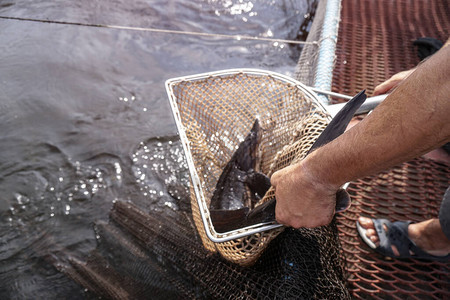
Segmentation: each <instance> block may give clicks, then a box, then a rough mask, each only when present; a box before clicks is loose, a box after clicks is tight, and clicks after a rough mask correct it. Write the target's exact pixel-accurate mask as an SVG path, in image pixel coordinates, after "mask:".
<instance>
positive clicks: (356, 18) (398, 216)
mask: <svg viewBox="0 0 450 300" xmlns="http://www.w3.org/2000/svg"><path fill="white" fill-rule="evenodd" d="M425 36H428V37H434V38H437V39H440V40H441V41H443V42H445V41H446V40H447V38H448V37H449V36H450V3H449V1H448V0H436V1H419V0H399V1H391V0H376V1H375V0H363V1H359V0H342V11H341V23H340V26H339V36H338V43H337V49H336V65H335V68H334V72H333V91H335V92H339V93H344V94H349V95H352V94H356V93H357V92H358V91H360V90H362V89H366V90H367V92H368V94H369V95H370V94H371V93H372V91H373V89H374V88H375V86H376V85H378V84H379V83H381V82H383V81H384V80H385V79H387V78H389V77H390V76H392V75H393V74H395V73H397V72H400V71H403V70H406V69H409V68H412V67H414V66H415V65H417V63H418V62H419V58H418V56H417V49H415V47H414V46H413V44H412V42H413V41H414V40H415V39H417V38H419V37H425ZM449 171H450V166H448V165H443V164H440V163H436V162H433V161H431V160H428V159H426V158H418V159H416V160H413V161H411V162H408V163H404V164H402V165H399V166H397V167H395V168H392V169H391V170H388V171H386V172H382V173H380V174H378V175H376V176H371V177H367V178H363V179H361V180H358V181H356V182H353V183H352V184H351V186H350V188H349V189H350V192H351V193H352V198H353V202H354V204H353V206H352V208H351V209H350V210H349V211H347V212H346V213H345V214H343V215H342V216H340V217H339V225H338V226H339V231H340V236H341V242H342V245H343V254H344V256H345V258H346V260H347V271H348V276H349V278H348V282H349V289H350V293H351V294H352V296H353V297H354V298H356V299H368V298H374V299H449V298H450V262H449V263H438V262H432V263H431V262H426V261H418V260H386V259H384V258H383V257H381V256H380V255H378V254H376V253H374V252H372V251H371V250H370V249H369V248H368V247H367V246H366V245H365V244H364V242H362V241H361V240H360V239H359V237H358V233H357V231H356V227H355V222H356V219H357V217H358V216H359V215H365V216H370V217H376V218H388V219H390V220H413V221H422V220H426V219H429V218H432V217H436V216H437V214H438V210H439V205H440V202H441V199H442V196H443V194H444V192H445V189H446V188H447V187H448V185H449V184H450V172H449Z"/></svg>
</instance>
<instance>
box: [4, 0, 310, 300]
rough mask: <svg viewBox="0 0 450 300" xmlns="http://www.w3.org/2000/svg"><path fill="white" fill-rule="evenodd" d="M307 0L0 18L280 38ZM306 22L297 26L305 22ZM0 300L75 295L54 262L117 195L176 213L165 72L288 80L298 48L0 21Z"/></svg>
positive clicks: (21, 11) (296, 22)
mask: <svg viewBox="0 0 450 300" xmlns="http://www.w3.org/2000/svg"><path fill="white" fill-rule="evenodd" d="M315 4H316V3H315V1H312V0H305V1H287V0H285V1H268V0H267V1H265V0H261V1H244V0H203V1H202V0H195V1H191V0H171V1H166V0H159V1H143V0H133V1H117V0H115V1H113V0H104V1H86V0H83V1H68V0H65V1H64V0H63V1H45V0H41V1H31V2H30V1H19V0H17V1H14V0H8V1H6V2H5V1H3V2H2V3H1V4H0V16H10V17H21V18H38V19H48V20H57V21H67V22H84V23H90V24H113V25H122V26H136V27H148V28H159V29H171V30H177V31H189V32H204V33H216V34H226V35H246V36H257V37H270V38H278V39H297V38H299V37H304V32H305V30H307V29H308V26H309V24H310V18H311V15H310V13H311V12H312V11H313V9H314V7H315ZM305 20H306V21H305ZM0 26H1V29H2V30H0V40H1V41H2V43H1V44H0V86H1V88H0V128H1V131H0V195H1V196H0V298H1V299H10V298H13V299H14V298H16V299H30V298H41V299H42V298H59V297H64V298H66V299H67V298H69V299H70V298H75V299H78V298H80V297H86V294H85V292H84V291H83V289H81V288H80V287H79V286H78V285H77V284H75V283H74V282H73V281H71V280H70V279H68V278H67V277H66V276H65V275H63V274H61V273H60V272H58V271H57V270H56V268H55V267H53V266H54V265H55V263H58V262H59V260H61V259H63V258H62V257H66V256H67V255H60V254H61V253H63V252H64V253H66V254H67V253H70V254H71V255H72V256H73V257H79V258H80V259H83V258H84V257H85V256H86V253H88V252H89V251H90V250H92V249H93V248H95V246H96V236H95V233H94V230H93V224H94V223H96V222H100V221H105V220H108V213H109V210H110V209H111V207H112V204H113V202H114V201H115V200H117V199H122V200H129V201H132V202H133V203H135V204H136V205H138V206H139V207H141V208H143V209H147V210H149V209H152V210H158V211H161V212H162V213H164V212H165V211H167V210H172V211H173V210H186V211H187V210H188V209H189V205H188V202H189V200H188V198H187V193H188V188H187V186H188V180H189V179H188V172H187V166H186V163H185V161H184V157H183V153H182V148H181V145H180V143H179V141H178V138H177V137H176V128H175V125H174V121H173V117H172V114H171V111H170V107H169V104H168V100H167V95H166V92H165V90H164V81H165V80H166V79H168V78H172V77H178V76H182V75H190V74H196V73H200V72H207V71H215V70H220V69H227V68H236V67H253V68H261V69H268V70H271V71H276V72H280V73H284V74H287V75H292V74H293V72H294V69H295V65H296V62H297V59H298V55H299V46H292V45H288V44H286V43H281V42H267V41H256V40H245V39H241V40H239V39H235V38H227V37H224V36H218V37H208V36H196V35H182V34H168V33H159V32H138V31H126V30H115V29H107V28H93V27H83V26H70V25H60V24H48V23H36V22H27V21H15V20H5V19H0Z"/></svg>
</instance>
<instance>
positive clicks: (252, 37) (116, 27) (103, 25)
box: [0, 16, 317, 45]
mask: <svg viewBox="0 0 450 300" xmlns="http://www.w3.org/2000/svg"><path fill="white" fill-rule="evenodd" d="M0 19H4V20H15V21H28V22H39V23H50V24H60V25H72V26H85V27H97V28H109V29H120V30H133V31H147V32H157V33H170V34H183V35H195V36H207V37H222V38H230V39H236V40H257V41H268V42H279V43H286V44H297V45H298V44H302V45H306V44H317V42H316V41H313V42H306V41H294V40H285V39H272V38H264V37H254V36H247V35H230V34H215V33H206V32H193V31H181V30H170V29H160V28H145V27H132V26H120V25H107V24H89V23H81V22H67V21H56V20H45V19H33V18H20V17H8V16H0Z"/></svg>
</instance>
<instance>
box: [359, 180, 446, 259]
mask: <svg viewBox="0 0 450 300" xmlns="http://www.w3.org/2000/svg"><path fill="white" fill-rule="evenodd" d="M358 221H359V223H360V225H361V226H362V227H363V228H365V229H367V231H366V236H367V237H368V238H369V239H370V240H371V241H372V242H374V243H375V245H376V246H378V245H379V238H378V235H377V232H376V231H375V227H374V224H373V222H372V220H371V219H369V218H365V217H360V218H359V220H358ZM384 230H385V231H386V230H387V228H384ZM408 235H409V238H410V239H411V240H412V241H413V242H414V243H415V244H416V245H417V246H418V247H419V248H421V249H422V250H424V251H426V252H428V253H429V254H431V255H435V256H444V255H447V254H449V253H450V187H449V188H448V189H447V191H446V193H445V195H444V199H443V200H442V204H441V209H440V211H439V219H431V220H426V221H423V222H420V223H414V224H410V225H409V226H408ZM392 251H393V252H394V254H395V255H397V256H398V251H397V249H396V247H395V246H392Z"/></svg>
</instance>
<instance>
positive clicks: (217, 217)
mask: <svg viewBox="0 0 450 300" xmlns="http://www.w3.org/2000/svg"><path fill="white" fill-rule="evenodd" d="M366 98H367V96H366V94H365V90H363V91H361V92H359V93H358V94H357V95H356V96H355V97H353V98H352V99H351V100H349V101H348V102H347V104H346V105H345V106H344V107H343V108H342V109H341V110H340V111H339V112H338V113H337V114H336V116H335V117H334V118H333V120H332V121H331V122H330V124H328V126H327V127H326V128H325V130H324V131H323V132H322V133H321V134H320V136H319V137H318V138H317V140H316V141H315V142H314V144H313V145H312V146H311V149H310V150H309V151H308V154H309V153H310V152H312V151H313V150H314V149H317V148H319V147H321V146H323V145H325V144H327V143H329V142H331V141H332V140H334V139H335V138H337V137H338V136H340V135H341V134H342V133H344V131H345V129H346V128H347V125H348V123H349V122H350V120H351V119H352V117H353V115H354V114H355V112H356V110H357V109H358V108H359V107H360V106H361V104H363V102H364V101H365V100H366ZM244 142H245V141H244ZM238 150H239V149H238ZM235 154H236V153H235ZM240 155H242V153H241V154H240ZM233 157H234V155H233ZM230 162H231V161H230ZM259 174H261V173H259ZM222 175H223V174H222ZM221 177H222V176H221ZM224 180H226V179H224ZM267 180H268V178H267V176H265V175H264V174H262V176H261V175H257V176H254V177H253V179H252V189H253V190H255V189H256V187H257V188H258V190H259V192H260V193H261V194H260V195H261V197H263V196H264V195H263V193H264V194H265V192H266V191H267V190H268V189H269V188H270V179H269V180H268V185H267ZM236 196H238V195H236ZM275 205H276V200H275V199H271V200H269V201H267V202H265V203H264V204H262V205H260V206H258V207H256V208H255V209H250V208H249V207H242V208H239V209H234V210H226V209H223V208H222V209H215V208H212V207H211V209H210V212H209V213H210V217H211V220H212V223H213V225H214V229H215V230H216V231H217V232H227V231H231V230H235V229H239V228H243V227H247V226H251V225H255V224H259V223H265V222H273V221H275ZM349 205H350V196H349V195H348V193H347V192H346V191H345V190H343V189H340V190H339V191H338V192H337V193H336V211H342V210H344V209H345V208H347V207H348V206H349Z"/></svg>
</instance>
